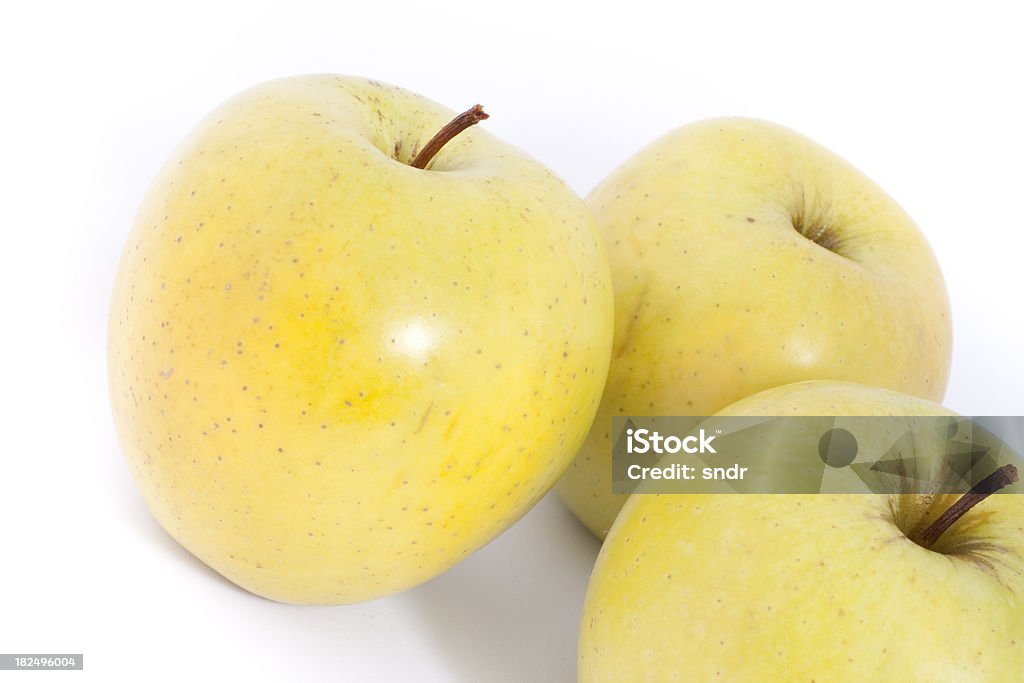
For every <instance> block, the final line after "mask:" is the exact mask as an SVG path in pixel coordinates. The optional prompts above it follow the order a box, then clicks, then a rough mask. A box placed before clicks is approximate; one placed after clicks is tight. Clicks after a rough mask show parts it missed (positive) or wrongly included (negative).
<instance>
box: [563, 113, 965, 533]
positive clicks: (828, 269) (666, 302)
mask: <svg viewBox="0 0 1024 683" xmlns="http://www.w3.org/2000/svg"><path fill="white" fill-rule="evenodd" d="M587 203H588V205H589V206H590V207H591V209H593V212H594V215H595V218H596V220H597V225H598V229H599V230H600V232H601V234H602V235H603V237H604V241H605V245H606V247H607V249H608V252H609V259H610V261H611V269H612V281H613V284H614V289H615V315H616V323H615V340H614V343H613V356H612V363H611V368H610V370H609V374H608V382H607V385H606V387H605V391H604V396H603V398H602V400H601V406H600V408H599V410H598V414H597V419H596V420H595V422H594V426H593V428H592V429H591V431H590V434H589V435H588V436H587V439H586V441H585V442H584V446H583V448H582V449H581V452H580V454H579V455H578V456H577V457H576V459H575V461H574V462H573V464H572V466H571V467H570V468H569V470H568V471H567V472H566V474H565V476H564V477H563V478H562V479H561V481H560V482H559V485H558V493H559V495H560V497H561V498H562V500H563V501H565V503H566V504H567V505H568V506H569V507H570V508H571V509H572V510H573V512H574V513H575V514H576V515H577V516H578V517H579V518H580V520H582V521H583V523H584V524H586V526H587V527H589V528H590V529H591V531H593V532H594V533H595V534H597V535H598V536H599V537H603V536H604V535H605V534H606V533H607V531H608V528H609V527H610V526H611V523H612V521H613V520H614V518H615V515H616V514H617V513H618V511H619V509H620V508H621V506H622V503H623V502H624V500H625V496H623V495H613V494H612V483H611V455H610V454H611V445H612V444H611V439H610V432H611V418H612V417H613V416H616V415H638V416H639V415H697V416H707V415H712V414H714V413H715V412H717V411H719V410H721V409H723V408H725V407H726V406H727V405H729V404H730V403H732V402H734V401H737V400H739V399H741V398H743V397H745V396H749V395H751V394H754V393H756V392H758V391H761V390H763V389H767V388H770V387H775V386H780V385H783V384H788V383H790V382H797V381H801V380H810V379H836V380H847V381H855V382H860V383H864V384H870V385H876V386H881V387H886V388H889V389H893V390H896V391H901V392H904V393H908V394H911V395H914V396H920V397H922V398H927V399H930V400H933V401H939V400H941V399H942V396H943V393H944V391H945V387H946V380H947V376H948V372H949V364H950V353H951V327H950V315H949V304H948V301H947V297H946V292H945V287H944V285H943V280H942V275H941V273H940V272H939V267H938V265H937V264H936V261H935V258H934V256H933V254H932V251H931V249H930V247H929V246H928V243H927V242H926V240H925V238H924V237H923V236H922V234H921V232H920V230H918V228H917V227H916V226H915V224H914V222H913V221H912V220H911V219H910V217H909V216H907V214H906V213H904V212H903V211H902V210H901V209H900V207H899V206H897V204H896V203H895V202H894V201H893V200H892V199H891V198H889V197H888V196H887V195H886V194H885V193H884V192H883V191H882V190H881V189H880V188H879V187H878V186H877V185H875V184H874V183H872V182H871V181H870V180H869V179H868V178H866V177H865V176H864V175H863V174H861V173H860V172H858V171H857V170H856V169H854V168H853V167H852V166H851V165H850V164H848V163H847V162H845V161H843V160H842V159H840V158H839V157H837V156H836V155H834V154H833V153H831V152H829V151H828V150H826V149H824V148H823V147H821V146H819V145H817V144H815V143H814V142H812V141H811V140H808V139H807V138H805V137H803V136H801V135H799V134H797V133H795V132H793V131H791V130H788V129H786V128H783V127H781V126H778V125H773V124H770V123H765V122H762V121H755V120H748V119H717V120H710V121H703V122H698V123H694V124H691V125H688V126H684V127H682V128H679V129H677V130H675V131H673V132H671V133H669V134H667V135H665V136H664V137H662V138H661V139H659V140H657V141H655V142H654V143H652V144H651V145H650V146H648V147H647V148H646V149H644V150H642V151H640V152H639V153H638V154H637V155H636V156H634V157H633V158H632V159H630V160H628V161H626V162H625V163H624V164H623V165H622V166H620V167H619V168H618V169H617V170H615V171H614V172H612V174H611V175H610V176H609V177H608V178H607V179H605V180H604V181H603V182H602V183H601V184H600V185H599V186H598V187H597V188H596V189H594V191H593V192H592V193H591V194H590V196H589V197H587Z"/></svg>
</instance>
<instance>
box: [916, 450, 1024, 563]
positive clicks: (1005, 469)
mask: <svg viewBox="0 0 1024 683" xmlns="http://www.w3.org/2000/svg"><path fill="white" fill-rule="evenodd" d="M1016 482H1017V468H1016V467H1014V466H1013V465H1010V464H1006V465H1003V466H1002V467H1000V468H999V469H997V470H996V471H995V472H993V473H992V474H990V475H988V476H987V477H985V478H984V479H982V480H981V481H979V482H978V483H977V484H975V485H974V486H972V487H971V488H970V490H969V491H967V493H965V494H964V495H962V496H960V498H958V499H957V501H956V502H955V503H953V504H952V505H950V506H949V509H947V510H946V511H945V512H943V513H942V514H941V515H939V517H938V518H937V519H936V520H935V521H934V522H932V524H931V526H929V527H928V528H927V529H925V530H924V533H922V534H921V536H920V537H919V538H917V539H915V540H916V541H917V544H918V545H919V546H921V547H922V548H931V547H932V546H933V545H935V542H936V541H938V540H939V537H940V536H942V534H943V533H944V532H945V531H946V529H948V528H949V527H951V526H953V525H954V524H955V523H956V521H957V520H958V519H960V518H961V517H963V516H964V514H966V513H967V511H968V510H970V509H971V508H972V507H974V506H975V505H977V504H978V503H980V502H981V501H983V500H985V499H986V498H988V497H989V496H990V495H992V494H993V493H995V492H996V491H998V490H999V489H1002V488H1005V487H1007V486H1009V485H1011V484H1014V483H1016Z"/></svg>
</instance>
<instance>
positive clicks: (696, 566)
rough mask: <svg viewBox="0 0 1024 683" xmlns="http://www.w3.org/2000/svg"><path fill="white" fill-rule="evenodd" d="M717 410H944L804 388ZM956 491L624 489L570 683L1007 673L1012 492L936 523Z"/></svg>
mask: <svg viewBox="0 0 1024 683" xmlns="http://www.w3.org/2000/svg"><path fill="white" fill-rule="evenodd" d="M719 415H721V416H740V415H952V413H950V412H949V411H946V410H945V409H944V408H942V407H941V406H939V405H936V404H934V403H931V402H929V401H925V400H922V399H918V398H912V397H909V396H906V395H901V394H898V393H895V392H892V391H889V390H885V389H878V388H870V387H864V386H861V385H856V384H850V383H841V382H802V383H797V384H793V385H788V386H783V387H779V388H776V389H770V390H767V391H765V392H762V393H759V394H757V395H754V396H751V397H749V398H747V399H744V400H742V401H739V402H738V403H735V404H733V405H732V406H730V407H729V408H727V409H726V410H724V411H722V412H721V413H719ZM768 450H769V451H770V450H771V448H770V447H769V448H768ZM774 455H778V454H773V453H772V452H765V453H760V454H758V457H765V458H771V457H774ZM1003 483H1006V482H1003ZM1015 490H1019V484H1018V485H1017V487H1016V489H1015ZM968 498H969V496H964V497H963V498H960V497H958V496H956V495H948V494H947V495H935V496H920V495H887V494H859V495H858V494H845V495H825V494H819V495H806V494H805V495H758V494H753V495H740V494H717V495H715V494H710V495H673V494H666V495H648V494H635V495H633V496H631V497H630V499H629V501H628V502H627V503H626V506H625V507H624V508H623V510H622V513H621V514H620V515H619V517H618V519H617V520H616V521H615V524H614V526H613V527H612V530H611V533H610V534H609V535H608V538H607V539H606V541H605V543H604V546H603V547H602V549H601V553H600V555H599V557H598V560H597V564H596V566H595V568H594V572H593V575H592V577H591V580H590V585H589V586H588V589H587V597H586V604H585V607H584V611H583V617H582V624H581V632H580V642H579V680H580V681H581V682H586V683H591V682H595V681H640V680H644V681H692V682H694V683H700V682H703V681H743V682H744V683H762V682H763V683H775V682H776V681H823V682H824V681H828V683H847V682H849V683H862V682H863V681H893V682H897V681H898V682H899V683H912V682H920V683H926V682H927V683H954V682H956V683H962V682H963V681H973V682H978V683H981V682H991V683H1005V682H1008V681H1018V680H1020V676H1021V672H1022V671H1024V647H1022V645H1024V597H1022V596H1024V521H1022V520H1024V498H1022V497H1021V496H1020V495H997V496H990V497H988V498H986V499H985V500H982V501H981V502H980V503H979V504H977V505H976V507H974V508H972V509H969V510H967V511H966V512H964V510H963V509H962V508H961V509H960V510H959V514H958V519H956V520H955V521H953V523H952V525H951V526H948V527H946V528H944V529H943V528H942V525H941V524H937V523H936V519H937V518H938V517H940V515H941V513H943V512H944V511H945V510H947V509H950V508H951V507H953V506H954V505H956V506H959V505H961V503H962V501H965V500H967V499H968ZM947 521H948V520H947ZM936 532H937V533H938V535H937V540H936ZM925 546H929V547H927V548H926V547H925Z"/></svg>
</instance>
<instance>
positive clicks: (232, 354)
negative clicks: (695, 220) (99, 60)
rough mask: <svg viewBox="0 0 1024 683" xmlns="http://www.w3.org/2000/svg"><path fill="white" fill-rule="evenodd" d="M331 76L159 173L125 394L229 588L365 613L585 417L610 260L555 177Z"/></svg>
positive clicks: (293, 86)
mask: <svg viewBox="0 0 1024 683" xmlns="http://www.w3.org/2000/svg"><path fill="white" fill-rule="evenodd" d="M453 116H454V113H453V112H452V111H450V110H449V109H447V108H445V107H442V106H440V105H438V104H436V103H434V102H432V101H430V100H428V99H426V98H423V97H421V96H419V95H416V94H414V93H411V92H408V91H406V90H402V89H399V88H396V87H393V86H390V85H384V84H381V83H378V82H376V81H371V80H364V79H360V78H352V77H343V76H333V75H317V76H304V77H296V78H287V79H283V80H277V81H272V82H269V83H266V84H263V85H259V86H257V87H255V88H252V89H251V90H248V91H246V92H243V93H242V94H240V95H238V96H236V97H234V98H233V99H231V100H229V101H228V102H227V103H225V104H223V105H222V106H221V107H220V108H218V109H217V110H215V111H214V112H213V113H212V114H210V115H209V117H208V118H207V119H206V120H205V121H204V122H202V123H201V124H200V125H199V126H198V128H197V129H196V130H195V131H194V132H192V133H191V135H190V136H189V137H188V138H187V139H186V140H185V142H184V143H183V144H182V146H181V147H180V148H179V149H178V150H177V151H176V152H175V153H174V155H173V157H172V158H171V159H170V161H168V162H167V165H166V166H165V168H164V169H163V170H162V172H161V173H160V175H159V177H158V178H157V179H156V180H155V182H154V184H153V186H152V188H151V190H150V191H149V193H148V196H147V197H146V199H145V202H144V204H143V206H142V208H141V210H140V212H139V214H138V218H137V220H136V222H135V225H134V228H133V229H132V232H131V234H130V237H129V239H128V243H127V246H126V247H125V250H124V255H123V258H122V261H121V265H120V270H119V272H118V275H117V280H116V286H115V290H114V295H113V302H112V304H111V312H110V322H109V377H110V393H111V397H112V403H113V412H114V416H115V420H116V424H117V431H118V434H119V437H120V441H121V444H122V446H123V450H124V454H125V457H126V459H127V461H128V464H129V466H130V469H131V472H132V475H133V477H134V479H135V482H136V483H137V485H138V488H139V490H140V491H141V493H142V496H143V498H144V499H145V502H146V503H147V505H148V506H149V509H150V511H151V512H152V513H153V515H154V516H155V518H156V519H157V521H158V522H159V523H160V524H161V525H162V526H163V528H164V529H166V530H167V532H168V533H169V534H170V535H171V536H173V537H174V538H175V539H176V540H177V541H178V542H180V543H181V544H182V545H183V546H184V547H185V548H187V549H188V550H189V551H190V552H191V553H193V554H194V555H195V556H196V557H198V558H199V559H200V560H202V561H203V562H205V563H206V564H208V565H209V566H210V567H212V568H213V569H215V570H216V571H217V572H219V573H221V574H223V575H224V576H225V577H227V578H228V579H230V580H231V581H233V582H234V583H236V584H238V585H239V586H241V587H243V588H245V589H247V590H249V591H252V592H254V593H257V594H259V595H261V596H265V597H268V598H272V599H274V600H279V601H285V602H292V603H328V604H333V603H352V602H357V601H361V600H368V599H371V598H375V597H379V596H383V595H387V594H389V593H394V592H397V591H400V590H402V589H405V588H408V587H411V586H414V585H416V584H419V583H421V582H423V581H425V580H427V579H429V578H431V577H433V576H435V575H437V574H438V573H440V572H442V571H444V570H445V569H447V568H449V567H451V566H452V565H454V564H455V563H456V562H458V561H459V560H460V559H462V558H464V557H466V556H467V555H469V554H470V553H472V552H473V551H474V550H476V549H478V548H480V547H481V546H482V545H484V544H485V543H487V542H488V541H490V540H491V539H493V538H494V537H495V536H496V535H497V534H499V533H501V532H502V531H503V530H504V529H506V528H507V527H509V526H510V525H511V524H512V523H513V522H515V521H516V520H517V519H518V518H519V517H521V516H522V515H523V514H524V513H525V512H526V511H527V510H529V509H530V507H531V506H532V505H533V504H534V503H535V502H537V501H538V500H539V499H540V498H541V497H542V496H543V495H544V493H545V492H546V491H547V490H548V489H549V488H550V487H551V486H552V485H553V484H554V482H555V481H556V479H557V478H558V476H559V475H560V474H561V473H562V471H563V470H564V469H565V467H566V466H567V465H568V463H569V461H570V460H571V458H572V456H573V455H574V454H575V452H576V451H577V450H578V447H579V445H580V443H581V442H582V439H583V437H584V436H585V434H586V432H587V430H588V429H589V427H590V424H591V422H592V420H593V416H594V412H595V411H596V409H597V404H598V402H599V399H600V394H601V389H602V386H603V384H604V380H605V376H606V372H607V365H608V360H609V356H610V346H611V336H612V313H613V307H612V295H611V285H610V276H609V273H608V266H607V260H606V258H605V254H604V251H603V247H602V245H601V242H600V239H599V237H598V236H597V234H596V231H595V229H594V227H593V222H592V219H591V217H590V215H589V212H588V210H587V208H586V206H585V205H584V204H583V202H582V200H580V199H579V198H578V197H577V196H576V195H575V194H574V193H573V192H572V191H571V190H570V189H569V188H568V187H567V186H566V185H565V184H564V183H563V182H562V181H561V180H559V179H558V178H557V177H555V175H553V174H552V173H551V172H550V171H549V170H547V169H546V168H544V167H543V166H541V165H540V164H539V163H538V162H536V161H535V160H533V159H531V158H530V157H528V156H527V155H525V154H523V153H522V152H520V151H518V150H516V149H514V148H513V147H511V146H509V145H508V144H505V143H503V142H501V141H500V140H498V139H496V138H495V137H493V136H492V135H490V134H488V133H487V132H486V131H483V130H481V129H479V127H474V128H469V129H468V130H464V129H466V128H467V127H468V126H469V125H471V124H473V123H475V122H477V121H479V120H480V119H482V118H484V116H485V115H483V114H482V110H481V109H480V108H479V107H477V108H474V109H472V110H470V111H469V112H466V113H465V114H463V115H460V116H457V117H454V118H453Z"/></svg>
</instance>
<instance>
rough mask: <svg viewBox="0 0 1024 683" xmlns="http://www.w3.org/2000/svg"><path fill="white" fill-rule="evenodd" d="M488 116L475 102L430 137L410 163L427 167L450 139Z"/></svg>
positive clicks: (413, 165) (417, 166)
mask: <svg viewBox="0 0 1024 683" xmlns="http://www.w3.org/2000/svg"><path fill="white" fill-rule="evenodd" d="M486 118H490V114H488V113H487V112H485V111H484V108H483V107H482V106H480V105H479V104H474V105H473V106H472V107H470V108H469V109H467V110H466V111H464V112H462V113H461V114H459V115H458V116H456V117H455V118H454V119H452V120H451V121H449V122H448V123H447V124H445V126H444V128H442V129H441V130H439V131H437V133H436V134H435V135H434V137H432V138H430V142H428V143H427V144H426V145H424V147H423V149H421V150H420V153H419V154H417V155H416V158H415V159H413V160H412V163H411V164H409V165H410V166H412V167H413V168H426V167H427V164H429V163H430V160H431V159H433V158H434V155H435V154H437V153H438V151H440V149H441V148H442V147H444V146H445V145H446V144H448V141H449V140H451V139H452V138H454V137H455V136H456V135H458V134H459V133H461V132H462V131H464V130H466V129H467V128H469V127H470V126H475V125H476V124H478V123H480V122H481V121H483V120H484V119H486Z"/></svg>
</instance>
